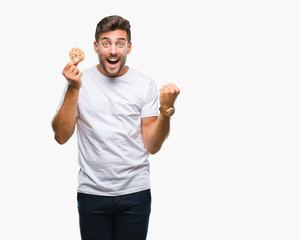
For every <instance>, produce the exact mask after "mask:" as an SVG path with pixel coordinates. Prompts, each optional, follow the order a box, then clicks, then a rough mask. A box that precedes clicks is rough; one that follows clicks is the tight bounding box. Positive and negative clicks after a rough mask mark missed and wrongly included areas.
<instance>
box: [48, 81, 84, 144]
mask: <svg viewBox="0 0 300 240" xmlns="http://www.w3.org/2000/svg"><path fill="white" fill-rule="evenodd" d="M78 96H79V89H74V88H71V87H70V86H69V87H68V89H67V92H66V94H65V98H64V102H63V104H62V106H61V108H60V110H59V111H58V113H57V114H56V115H55V117H54V118H53V121H52V128H53V130H54V133H55V136H54V138H55V140H56V141H57V142H58V143H60V144H64V143H66V142H67V141H68V140H69V139H70V137H71V136H72V135H73V133H74V131H75V127H76V115H77V102H78Z"/></svg>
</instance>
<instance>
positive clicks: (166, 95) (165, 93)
mask: <svg viewBox="0 0 300 240" xmlns="http://www.w3.org/2000/svg"><path fill="white" fill-rule="evenodd" d="M159 93H160V96H159V101H160V106H161V107H162V108H164V109H169V108H170V107H173V106H174V103H175V100H176V98H177V96H178V94H179V93H180V89H179V88H178V87H177V86H176V85H175V84H174V83H170V84H167V85H164V86H163V87H162V88H161V89H160V90H159Z"/></svg>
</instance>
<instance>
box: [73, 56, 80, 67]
mask: <svg viewBox="0 0 300 240" xmlns="http://www.w3.org/2000/svg"><path fill="white" fill-rule="evenodd" d="M73 63H74V65H75V66H77V65H78V64H79V63H80V60H79V59H77V58H76V59H74V61H73Z"/></svg>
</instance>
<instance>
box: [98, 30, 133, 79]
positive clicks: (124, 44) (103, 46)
mask: <svg viewBox="0 0 300 240" xmlns="http://www.w3.org/2000/svg"><path fill="white" fill-rule="evenodd" d="M94 49H95V52H96V53H97V54H98V57H99V63H100V64H99V68H98V69H99V71H100V72H101V73H102V74H104V75H106V76H108V77H118V76H121V75H123V74H125V73H126V71H127V68H126V67H124V66H125V63H126V58H127V54H129V53H130V51H131V42H130V43H128V40H127V33H126V31H125V30H114V31H109V32H104V33H101V34H100V36H99V39H98V43H97V42H96V41H95V42H94Z"/></svg>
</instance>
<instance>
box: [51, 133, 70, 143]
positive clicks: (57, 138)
mask: <svg viewBox="0 0 300 240" xmlns="http://www.w3.org/2000/svg"><path fill="white" fill-rule="evenodd" d="M54 139H55V141H56V142H57V143H59V144H60V145H63V144H65V143H66V142H67V141H68V139H66V138H63V137H61V136H59V135H58V134H55V135H54Z"/></svg>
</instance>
